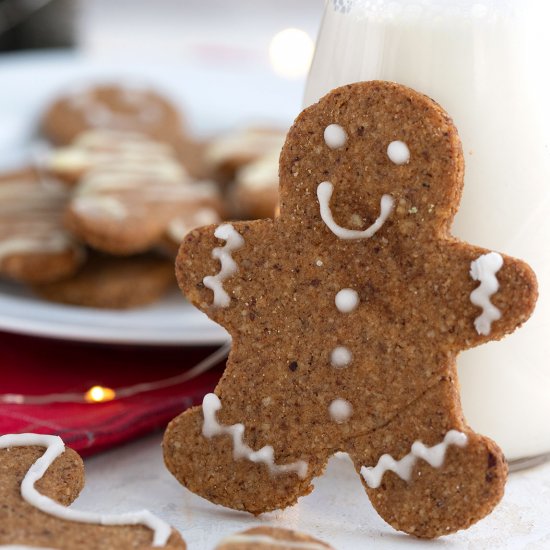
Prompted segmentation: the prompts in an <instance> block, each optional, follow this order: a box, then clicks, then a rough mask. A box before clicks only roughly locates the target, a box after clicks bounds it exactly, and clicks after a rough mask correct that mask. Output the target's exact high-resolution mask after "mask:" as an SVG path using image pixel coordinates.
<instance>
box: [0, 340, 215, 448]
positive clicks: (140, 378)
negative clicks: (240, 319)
mask: <svg viewBox="0 0 550 550" xmlns="http://www.w3.org/2000/svg"><path fill="white" fill-rule="evenodd" d="M213 351H214V348H189V347H142V346H112V345H98V344H88V343H76V342H66V341H60V340H51V339H42V338H34V337H28V336H21V335H14V334H8V333H2V332H0V394H8V393H9V394H24V395H45V394H52V393H61V394H64V393H66V392H70V393H74V392H76V393H79V394H82V395H83V394H84V393H85V392H86V391H87V390H89V389H90V388H91V387H92V386H95V385H100V386H104V387H107V388H113V389H115V390H116V389H117V388H121V387H127V386H132V385H134V384H139V383H144V382H152V381H157V380H160V379H164V378H170V377H172V376H176V375H179V374H181V373H182V372H184V371H185V370H186V369H190V368H192V367H193V366H195V365H196V364H197V363H198V362H199V361H201V359H203V358H205V357H207V356H208V355H210V354H211V353H212V352H213ZM223 366H224V365H223V363H222V364H219V365H217V366H216V367H215V368H213V369H211V370H209V371H207V372H205V373H203V374H201V375H199V376H197V377H196V378H193V379H191V380H188V381H186V382H183V383H181V384H179V385H176V386H173V387H169V388H164V389H159V390H156V391H154V392H148V393H142V394H138V395H135V396H132V397H128V398H125V399H115V400H112V401H107V402H103V403H53V404H44V405H26V404H3V403H1V402H0V434H7V433H23V432H35V433H46V434H55V435H59V436H61V437H62V438H63V440H64V441H65V443H66V444H67V445H68V446H70V447H72V448H73V449H75V450H77V451H78V452H80V453H81V454H83V455H89V454H92V453H95V452H98V451H101V450H104V449H107V448H109V447H112V446H114V445H117V444H119V443H122V442H124V441H127V440H129V439H131V438H134V437H136V436H138V435H141V434H144V433H146V432H148V431H151V430H154V429H158V428H161V427H163V426H164V425H165V424H166V423H167V422H168V421H169V420H171V419H172V418H173V417H175V416H176V415H178V414H179V413H180V412H182V411H183V410H185V409H187V408H188V407H190V406H192V405H196V404H198V403H200V402H201V401H202V397H203V396H204V395H205V394H206V393H208V392H210V391H212V390H213V388H214V386H215V385H216V383H217V381H218V379H219V377H220V375H221V373H222V370H223Z"/></svg>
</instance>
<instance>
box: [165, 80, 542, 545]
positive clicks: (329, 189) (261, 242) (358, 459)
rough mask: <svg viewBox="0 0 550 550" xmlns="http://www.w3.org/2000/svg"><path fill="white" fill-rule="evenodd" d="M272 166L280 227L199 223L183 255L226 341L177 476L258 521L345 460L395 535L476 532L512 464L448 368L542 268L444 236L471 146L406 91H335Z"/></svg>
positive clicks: (371, 86)
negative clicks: (336, 457) (475, 417)
mask: <svg viewBox="0 0 550 550" xmlns="http://www.w3.org/2000/svg"><path fill="white" fill-rule="evenodd" d="M279 171H280V216H279V217H277V218H276V219H274V220H259V221H253V222H237V223H232V224H229V225H228V224H225V225H224V226H223V230H221V228H220V227H218V228H216V227H215V226H208V227H203V228H201V229H197V230H194V231H192V232H191V233H189V234H188V235H187V237H186V238H185V240H184V242H183V244H182V246H181V249H180V252H179V256H178V260H177V274H178V279H179V283H180V286H181V288H182V289H183V291H184V293H185V295H186V296H187V297H188V298H189V299H190V300H191V302H192V303H193V304H195V305H196V306H197V307H198V308H200V309H201V310H202V311H204V312H205V313H207V314H208V315H209V316H210V317H211V318H212V319H213V320H215V321H216V322H218V323H220V324H221V325H223V326H224V327H225V328H226V329H227V330H228V332H229V333H230V334H231V336H232V338H233V348H232V350H231V353H230V356H229V359H228V362H227V368H226V371H225V373H224V375H223V377H222V379H221V380H220V382H219V384H218V386H217V388H216V390H215V395H209V396H207V397H206V398H205V400H204V403H203V406H202V407H196V408H194V409H191V410H189V411H187V412H185V413H183V414H182V415H180V416H179V417H177V418H176V419H174V420H173V421H172V422H171V423H170V425H169V427H168V429H167V431H166V434H165V438H164V456H165V461H166V464H167V466H168V468H169V469H170V471H171V472H172V473H173V474H174V475H175V477H176V478H177V479H178V480H179V481H180V482H181V483H183V484H184V485H185V486H186V487H187V488H189V489H190V490H191V491H193V492H195V493H197V494H199V495H202V496H203V497H204V498H207V499H209V500H210V501H212V502H215V503H218V504H222V505H224V506H228V507H231V508H235V509H238V510H247V511H249V512H252V513H254V514H260V513H262V512H266V511H268V510H273V509H277V508H284V507H286V506H289V505H292V504H294V503H295V502H296V501H297V499H298V498H299V497H300V496H302V495H306V494H308V493H309V492H310V491H311V490H312V480H313V479H314V478H315V477H316V476H319V475H321V474H322V473H323V470H324V468H325V465H326V462H327V460H328V458H329V457H330V456H331V455H333V454H334V453H335V452H338V451H344V452H347V453H349V455H350V457H351V459H352V460H353V463H354V464H355V468H356V470H357V474H358V478H359V479H360V480H361V482H362V483H363V485H364V487H365V490H366V492H367V495H368V497H369V498H370V500H371V502H372V504H373V505H374V507H375V509H376V510H377V511H378V513H379V514H380V515H381V516H382V517H383V518H384V519H385V520H386V521H387V522H388V523H390V524H391V525H392V526H393V527H395V528H396V529H399V530H401V531H405V532H407V533H410V534H412V535H415V536H417V537H422V538H433V537H437V536H441V535H446V534H450V533H452V532H454V531H457V530H459V529H464V528H467V527H469V526H470V525H471V524H473V523H475V522H476V521H478V520H479V519H481V518H483V517H484V516H485V515H487V514H488V513H489V512H490V511H491V510H492V509H493V508H494V507H495V505H496V504H497V503H498V502H499V500H500V498H501V497H502V494H503V488H504V484H505V480H506V475H507V467H506V462H505V460H504V457H503V455H502V453H501V451H500V449H499V448H498V447H497V445H496V444H495V443H494V442H492V441H491V440H489V439H488V438H486V437H484V436H482V435H479V434H477V433H475V432H474V431H473V430H472V429H471V428H470V427H469V426H468V424H467V421H466V420H465V419H464V417H463V414H462V410H461V406H460V399H459V393H458V380H457V374H456V365H455V360H456V356H457V354H458V353H459V352H461V351H463V350H466V349H468V348H471V347H474V346H477V345H479V344H483V343H485V342H488V341H490V340H498V339H500V338H502V337H503V336H505V335H506V334H508V333H511V332H512V331H514V330H515V329H516V328H517V327H518V326H519V325H521V324H522V323H523V322H525V321H526V320H527V319H528V318H529V316H530V314H531V312H532V311H533V308H534V306H535V302H536V298H537V283H536V279H535V276H534V274H533V272H532V270H531V269H530V268H529V266H527V265H526V264H525V263H523V262H521V261H520V260H516V259H513V258H511V257H509V256H505V255H504V254H499V253H497V252H490V251H488V250H485V249H482V248H479V247H476V246H473V245H470V244H467V243H465V242H461V241H459V240H458V239H456V238H455V237H453V236H452V235H451V233H450V227H451V223H452V219H453V216H454V214H455V213H456V211H457V209H458V206H459V200H460V196H461V191H462V184H463V156H462V148H461V144H460V140H459V137H458V134H457V131H456V129H455V127H454V125H453V123H452V121H451V119H450V118H449V116H448V115H447V114H446V113H445V112H444V111H443V110H442V108H441V107H440V106H438V105H437V104H436V103H435V102H433V101H432V100H431V99H429V98H427V97H426V96H424V95H421V94H419V93H417V92H415V91H413V90H411V89H409V88H405V87H403V86H400V85H397V84H393V83H386V82H364V83H357V84H352V85H349V86H344V87H342V88H338V89H336V90H333V91H332V92H331V93H330V94H328V95H327V96H325V97H324V98H322V99H321V100H320V101H319V102H318V103H317V104H315V105H313V106H311V107H309V108H308V109H306V110H305V111H304V112H302V114H301V115H300V116H299V117H298V118H297V119H296V121H295V123H294V125H293V126H292V128H291V129H290V131H289V133H288V136H287V139H286V143H285V145H284V147H283V151H282V154H281V159H280V170H279ZM480 207H484V206H483V205H481V206H480ZM487 207H490V205H487ZM221 251H223V254H222V252H221ZM212 277H214V281H215V282H216V284H215V285H213V284H211V283H212ZM497 310H498V314H497ZM479 368H480V369H482V368H483V365H479ZM518 368H521V366H520V365H518ZM358 505H359V503H358ZM365 513H368V511H366V512H365Z"/></svg>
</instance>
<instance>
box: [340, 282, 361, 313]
mask: <svg viewBox="0 0 550 550" xmlns="http://www.w3.org/2000/svg"><path fill="white" fill-rule="evenodd" d="M334 302H335V303H336V307H337V308H338V311H341V312H342V313H350V312H352V311H353V310H354V309H355V308H356V307H357V306H358V305H359V294H357V292H356V291H355V290H353V289H352V288H344V289H342V290H340V292H338V294H336V298H335V300H334Z"/></svg>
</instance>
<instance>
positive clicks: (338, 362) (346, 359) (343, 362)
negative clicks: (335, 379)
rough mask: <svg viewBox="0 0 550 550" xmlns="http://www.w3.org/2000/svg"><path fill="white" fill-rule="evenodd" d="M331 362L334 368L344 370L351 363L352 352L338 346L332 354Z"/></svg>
mask: <svg viewBox="0 0 550 550" xmlns="http://www.w3.org/2000/svg"><path fill="white" fill-rule="evenodd" d="M330 362H331V364H332V366H333V367H336V368H338V369H342V368H344V367H347V366H348V365H349V364H350V363H351V351H350V350H349V349H348V348H345V347H344V346H338V347H337V348H334V349H333V350H332V353H331V354H330Z"/></svg>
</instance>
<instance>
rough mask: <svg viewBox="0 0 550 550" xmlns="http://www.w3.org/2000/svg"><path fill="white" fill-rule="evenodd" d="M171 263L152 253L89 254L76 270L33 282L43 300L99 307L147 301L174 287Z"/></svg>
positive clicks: (109, 307)
mask: <svg viewBox="0 0 550 550" xmlns="http://www.w3.org/2000/svg"><path fill="white" fill-rule="evenodd" d="M175 280H176V279H175V275H174V265H173V263H172V262H171V261H169V260H166V259H164V258H160V257H157V256H154V255H143V256H130V257H126V258H117V257H113V256H103V255H99V254H93V255H90V258H89V260H88V262H86V264H85V265H84V266H83V267H82V268H81V269H80V271H79V272H78V273H76V274H75V275H73V276H72V277H69V278H68V279H63V280H61V281H56V282H53V283H47V284H42V285H34V286H33V290H34V291H35V292H36V294H38V295H39V296H41V297H42V298H45V299H46V300H50V301H52V302H60V303H62V304H70V305H75V306H83V307H93V308H102V309H129V308H133V307H140V306H145V305H148V304H150V303H152V302H155V301H156V300H158V299H159V298H160V297H161V296H163V295H164V294H165V293H166V292H167V291H168V290H169V289H170V288H172V287H175Z"/></svg>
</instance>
